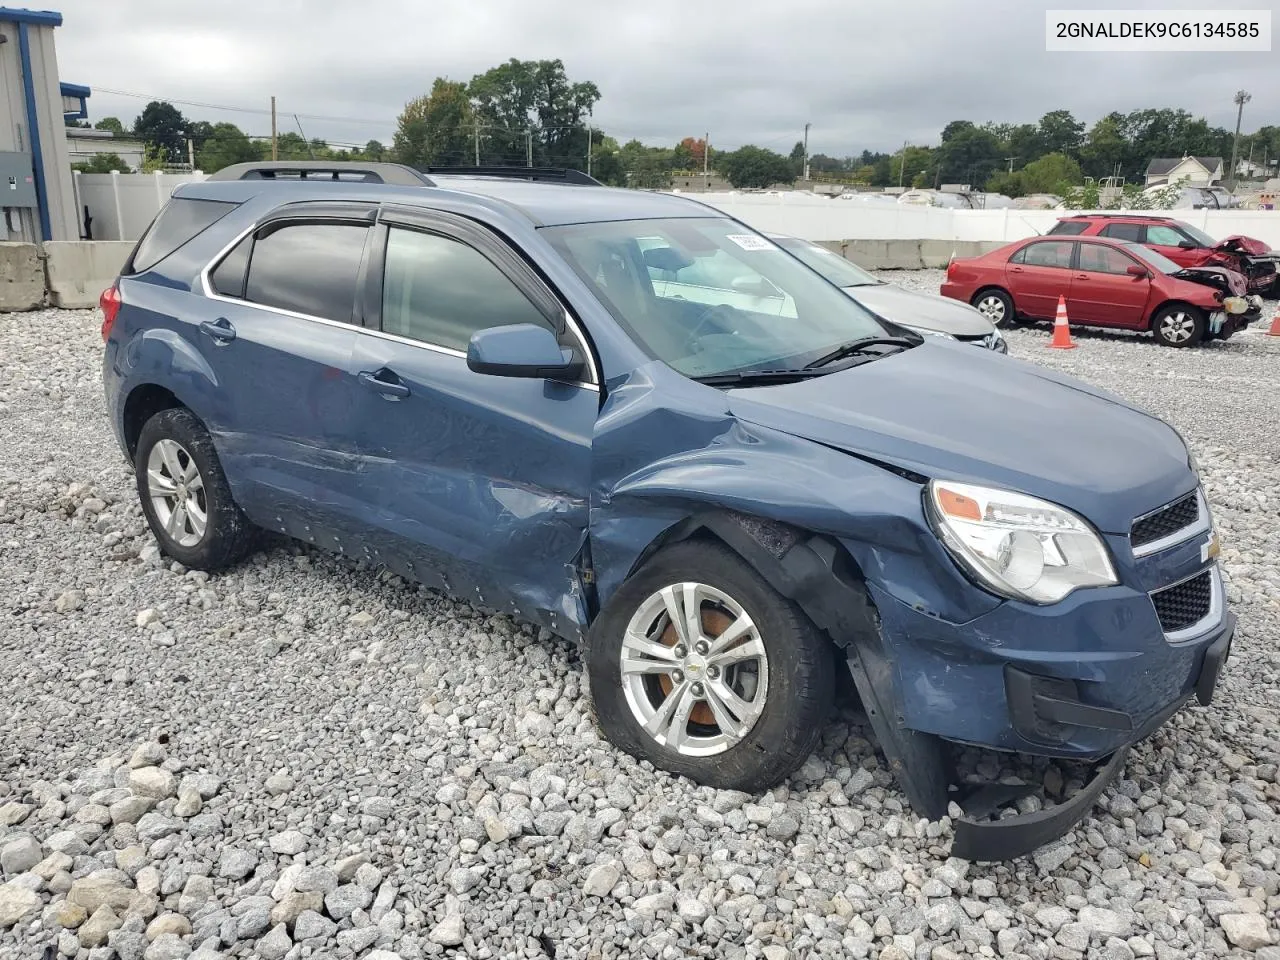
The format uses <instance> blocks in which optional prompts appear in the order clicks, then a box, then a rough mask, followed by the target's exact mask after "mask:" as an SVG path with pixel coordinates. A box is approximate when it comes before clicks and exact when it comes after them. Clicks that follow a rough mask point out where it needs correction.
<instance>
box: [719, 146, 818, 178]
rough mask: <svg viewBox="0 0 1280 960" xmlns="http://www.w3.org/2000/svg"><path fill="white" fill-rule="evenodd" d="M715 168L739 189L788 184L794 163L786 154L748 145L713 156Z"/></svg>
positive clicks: (792, 175) (793, 172)
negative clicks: (714, 157)
mask: <svg viewBox="0 0 1280 960" xmlns="http://www.w3.org/2000/svg"><path fill="white" fill-rule="evenodd" d="M801 149H803V144H802V145H801ZM716 169H717V170H719V171H720V172H721V173H722V174H724V176H725V177H726V178H727V179H728V181H729V182H730V183H731V184H733V185H734V186H735V187H737V188H739V189H743V188H751V187H759V188H764V187H771V186H773V185H774V184H775V183H788V184H789V183H793V182H794V181H795V179H796V171H795V166H794V162H793V161H792V159H791V158H790V157H784V156H783V155H782V154H780V153H775V152H774V151H772V150H766V149H764V148H763V147H757V146H754V145H751V144H748V145H747V146H745V147H739V148H738V149H737V150H734V151H733V152H731V153H722V154H720V155H719V156H718V157H717V158H716Z"/></svg>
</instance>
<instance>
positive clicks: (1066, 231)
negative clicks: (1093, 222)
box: [1049, 220, 1089, 237]
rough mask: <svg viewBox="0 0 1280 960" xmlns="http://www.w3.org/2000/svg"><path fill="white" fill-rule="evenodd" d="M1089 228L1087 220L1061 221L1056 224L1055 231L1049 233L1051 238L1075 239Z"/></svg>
mask: <svg viewBox="0 0 1280 960" xmlns="http://www.w3.org/2000/svg"><path fill="white" fill-rule="evenodd" d="M1088 226H1089V222H1088V221H1087V220H1059V221H1058V222H1057V223H1056V224H1054V227H1053V229H1052V230H1050V231H1049V236H1054V237H1059V236H1060V237H1074V236H1076V235H1077V234H1081V233H1084V232H1085V230H1086V229H1087V228H1088Z"/></svg>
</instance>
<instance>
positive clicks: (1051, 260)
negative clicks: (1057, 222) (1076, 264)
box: [1020, 240, 1075, 270]
mask: <svg viewBox="0 0 1280 960" xmlns="http://www.w3.org/2000/svg"><path fill="white" fill-rule="evenodd" d="M1073 246H1075V244H1074V243H1072V242H1068V241H1066V240H1045V241H1042V242H1040V243H1032V244H1029V245H1028V246H1026V247H1023V248H1022V260H1021V261H1020V262H1022V263H1025V264H1026V265H1027V266H1029V267H1057V268H1058V269H1060V270H1067V269H1070V267H1071V248H1072V247H1073Z"/></svg>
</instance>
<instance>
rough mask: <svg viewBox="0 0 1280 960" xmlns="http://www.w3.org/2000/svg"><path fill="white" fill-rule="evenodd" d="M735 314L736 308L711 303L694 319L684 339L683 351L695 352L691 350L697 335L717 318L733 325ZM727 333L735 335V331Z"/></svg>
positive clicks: (735, 319) (735, 318)
mask: <svg viewBox="0 0 1280 960" xmlns="http://www.w3.org/2000/svg"><path fill="white" fill-rule="evenodd" d="M737 313H738V310H737V308H735V307H731V306H729V305H728V304H724V303H713V304H711V305H710V306H709V307H707V308H706V309H704V310H702V311H701V312H700V313H699V314H698V315H697V316H696V317H694V319H693V327H692V329H691V330H690V331H689V335H688V336H687V337H685V340H684V347H685V349H688V350H689V352H690V353H694V352H696V351H695V350H694V349H692V348H693V347H694V345H695V342H696V341H697V339H698V335H699V334H701V333H702V328H703V327H705V326H707V325H709V324H710V323H711V322H712V321H714V320H716V319H717V318H723V319H725V320H727V321H728V323H729V325H733V324H734V323H736V321H737V317H736V314H737ZM729 332H730V333H737V331H736V330H730V331H729Z"/></svg>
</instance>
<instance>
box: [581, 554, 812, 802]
mask: <svg viewBox="0 0 1280 960" xmlns="http://www.w3.org/2000/svg"><path fill="white" fill-rule="evenodd" d="M586 664H587V678H588V683H589V685H590V689H591V698H592V702H593V705H594V709H595V713H596V719H597V722H598V723H599V725H600V728H601V729H602V730H603V732H604V734H605V735H606V736H607V737H608V738H609V740H610V741H612V742H613V743H614V744H615V745H617V746H619V747H621V748H622V749H623V750H626V751H627V752H628V753H630V754H632V755H633V756H635V757H638V758H640V759H643V760H648V761H649V762H650V763H652V764H653V765H654V766H656V767H660V768H661V769H664V770H668V771H670V772H672V773H677V774H681V775H683V776H687V777H689V778H690V779H692V780H695V781H697V782H698V783H704V784H708V785H710V786H714V787H719V788H723V789H735V790H745V791H748V792H756V791H759V790H764V789H767V788H768V787H770V786H772V785H774V784H775V783H777V782H779V781H780V780H782V779H784V778H785V777H786V776H787V775H788V774H789V773H791V772H792V771H794V770H795V769H796V768H797V767H799V766H800V764H802V763H803V762H804V760H805V758H806V757H808V756H809V754H810V753H811V752H812V750H813V747H814V745H815V744H816V743H817V740H818V737H819V735H820V733H821V728H822V721H823V719H824V718H825V717H826V714H827V711H828V710H829V708H830V705H831V700H832V696H833V688H834V670H833V669H832V650H831V646H830V644H829V643H828V641H827V640H826V638H825V637H823V636H822V635H821V634H820V633H819V632H818V630H817V628H815V627H814V626H813V624H812V623H811V622H810V621H809V619H808V618H807V617H806V616H805V615H804V614H803V613H802V612H801V611H800V609H799V608H798V607H796V606H795V604H793V603H791V602H790V601H789V600H787V599H786V598H785V597H783V596H781V595H780V594H778V593H777V592H776V591H775V590H773V588H772V587H770V586H769V584H768V583H766V582H765V581H764V580H763V579H762V578H761V577H760V575H759V574H757V573H756V572H755V571H754V570H752V569H751V568H750V567H749V566H748V565H747V564H746V563H745V562H743V561H742V560H741V559H740V558H739V557H738V556H737V555H736V554H734V553H733V552H732V551H730V550H728V549H727V548H725V547H724V546H722V545H720V544H717V543H710V542H703V541H689V542H685V543H680V544H676V545H675V546H672V547H669V548H667V549H664V550H662V551H660V552H658V553H657V554H655V555H654V556H653V558H652V559H651V560H649V562H648V563H646V564H645V565H644V567H643V568H641V569H640V571H639V572H637V573H636V574H635V575H633V576H632V577H631V578H630V579H629V580H627V581H626V582H625V583H624V584H623V585H622V586H621V587H619V588H618V591H617V593H615V594H614V596H613V597H612V598H611V599H610V600H609V603H608V604H607V605H606V606H605V609H604V610H603V611H602V612H601V614H600V616H599V617H598V618H597V619H596V621H595V623H594V624H592V627H591V631H590V634H589V636H588V642H587V647H586Z"/></svg>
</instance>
